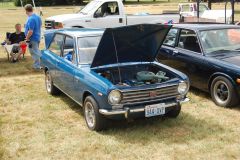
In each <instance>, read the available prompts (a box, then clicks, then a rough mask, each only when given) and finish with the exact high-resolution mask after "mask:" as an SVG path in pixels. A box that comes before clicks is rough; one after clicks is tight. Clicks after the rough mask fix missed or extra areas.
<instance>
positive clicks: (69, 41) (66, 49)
mask: <svg viewBox="0 0 240 160" xmlns="http://www.w3.org/2000/svg"><path fill="white" fill-rule="evenodd" d="M74 54H75V52H74V39H73V38H72V37H69V36H66V38H65V42H64V45H63V58H64V59H66V60H68V61H70V62H74V57H75V56H74Z"/></svg>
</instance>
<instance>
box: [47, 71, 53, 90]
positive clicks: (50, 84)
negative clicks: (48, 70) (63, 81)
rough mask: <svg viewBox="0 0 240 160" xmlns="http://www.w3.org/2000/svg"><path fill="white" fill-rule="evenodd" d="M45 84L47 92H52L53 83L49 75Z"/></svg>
mask: <svg viewBox="0 0 240 160" xmlns="http://www.w3.org/2000/svg"><path fill="white" fill-rule="evenodd" d="M45 83H46V88H47V91H48V92H51V88H52V83H51V77H50V75H49V74H46V78H45Z"/></svg>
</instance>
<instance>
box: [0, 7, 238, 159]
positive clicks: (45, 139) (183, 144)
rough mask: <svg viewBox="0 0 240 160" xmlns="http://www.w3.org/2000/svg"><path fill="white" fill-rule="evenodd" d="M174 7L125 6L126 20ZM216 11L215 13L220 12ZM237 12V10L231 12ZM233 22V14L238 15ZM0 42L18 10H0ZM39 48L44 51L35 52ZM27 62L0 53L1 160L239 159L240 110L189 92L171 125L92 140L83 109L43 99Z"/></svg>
mask: <svg viewBox="0 0 240 160" xmlns="http://www.w3.org/2000/svg"><path fill="white" fill-rule="evenodd" d="M176 7H177V3H171V4H167V3H164V4H163V5H159V6H153V5H151V6H148V5H144V6H127V7H126V9H127V12H128V13H134V12H139V10H140V9H141V11H149V12H150V13H159V12H161V10H163V9H166V8H167V9H175V8H176ZM221 7H222V5H216V6H214V8H221ZM77 8H78V7H69V6H68V7H57V8H56V7H46V8H45V7H44V18H46V17H48V16H51V15H56V14H59V13H61V14H63V13H73V12H74V11H75V10H76V9H77ZM238 9H239V8H238ZM237 17H239V13H238V14H237ZM0 19H1V23H0V35H1V36H0V38H1V39H0V40H1V41H2V40H3V39H2V37H3V36H2V35H4V34H5V32H6V31H12V30H13V26H14V24H15V23H16V22H20V23H22V24H24V23H25V19H26V15H25V13H24V11H23V10H22V9H21V8H16V10H14V11H13V10H9V9H1V10H0ZM41 48H43V43H42V44H41ZM31 65H32V60H31V57H30V55H29V53H27V57H26V59H25V60H22V61H20V62H19V63H15V64H12V63H9V62H7V60H6V54H5V52H4V50H2V49H0V159H1V160H11V159H12V160H13V159H14V160H15V159H24V160H28V159H39V160H45V159H58V160H61V159H63V160H65V159H111V160H112V159H126V160H133V159H134V160H135V159H144V160H147V159H164V160H165V159H184V160H185V159H239V157H240V152H239V151H240V139H239V138H238V137H239V133H240V127H239V122H240V116H239V113H240V109H239V107H236V108H233V109H227V108H221V107H218V106H216V105H215V104H214V103H213V102H212V101H211V99H210V96H209V94H207V93H204V92H201V91H199V90H196V89H191V91H190V92H189V94H188V97H189V98H190V99H191V101H190V102H189V103H186V104H184V105H183V107H182V112H181V114H180V116H179V117H178V118H177V119H162V118H158V117H157V118H151V119H139V120H136V121H133V122H129V123H127V122H125V121H123V122H116V123H113V124H112V126H111V128H110V129H109V130H106V131H102V132H99V133H96V132H91V131H89V130H88V129H87V127H86V124H85V121H84V117H83V112H82V109H81V108H80V107H79V106H78V105H77V104H76V103H74V102H73V101H72V100H71V99H70V98H68V97H67V96H65V95H63V94H62V95H60V96H50V95H48V94H47V93H46V91H45V86H44V74H43V73H42V72H34V71H33V70H32V69H31Z"/></svg>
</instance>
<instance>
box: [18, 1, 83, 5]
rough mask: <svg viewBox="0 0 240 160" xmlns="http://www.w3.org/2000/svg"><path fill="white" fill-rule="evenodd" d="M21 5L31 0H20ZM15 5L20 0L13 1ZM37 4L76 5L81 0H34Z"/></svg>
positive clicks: (80, 2)
mask: <svg viewBox="0 0 240 160" xmlns="http://www.w3.org/2000/svg"><path fill="white" fill-rule="evenodd" d="M22 1H23V5H25V4H32V0H22ZM14 3H15V5H16V6H21V1H20V0H15V1H14ZM35 3H36V5H37V6H52V5H78V4H82V3H83V0H35Z"/></svg>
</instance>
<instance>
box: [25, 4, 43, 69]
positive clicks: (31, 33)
mask: <svg viewBox="0 0 240 160" xmlns="http://www.w3.org/2000/svg"><path fill="white" fill-rule="evenodd" d="M25 11H26V14H27V16H28V19H27V22H26V24H25V35H26V41H27V43H29V52H30V54H31V56H32V58H33V60H34V64H33V68H34V69H36V70H38V69H41V66H40V57H41V51H40V50H39V44H40V40H41V27H42V21H41V18H40V17H39V16H38V15H36V14H35V13H34V12H33V6H32V5H31V4H27V5H25Z"/></svg>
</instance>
